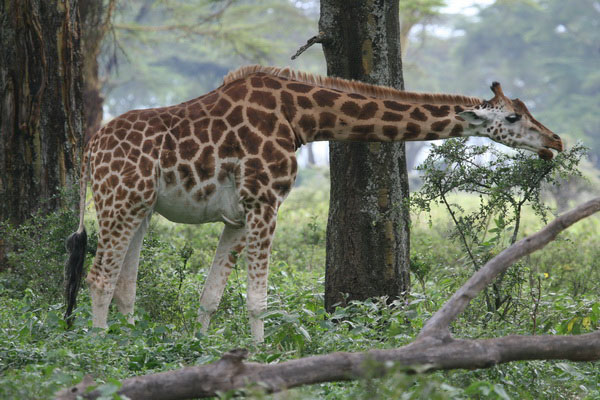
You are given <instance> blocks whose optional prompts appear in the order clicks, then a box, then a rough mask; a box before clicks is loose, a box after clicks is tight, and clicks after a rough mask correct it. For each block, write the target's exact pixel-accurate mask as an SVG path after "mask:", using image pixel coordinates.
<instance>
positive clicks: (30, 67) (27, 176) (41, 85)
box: [0, 0, 82, 259]
mask: <svg viewBox="0 0 600 400" xmlns="http://www.w3.org/2000/svg"><path fill="white" fill-rule="evenodd" d="M78 8H79V1H77V0H66V1H63V2H46V1H42V0H27V1H9V2H2V3H1V4H0V43H1V45H0V96H1V100H0V221H5V222H10V223H12V224H19V223H21V222H23V221H24V220H26V219H27V218H28V217H29V216H30V215H31V213H32V212H33V211H36V210H38V209H39V208H41V209H42V210H44V211H51V210H55V209H57V208H58V207H59V205H60V204H61V198H60V197H59V196H58V194H59V193H60V190H61V188H63V187H67V186H70V185H71V184H72V183H73V182H74V181H75V180H76V177H77V175H78V165H79V157H80V150H81V132H82V101H81V84H82V83H81V82H82V80H81V51H80V45H81V42H80V21H79V10H78ZM1 258H2V255H1V254H0V259H1Z"/></svg>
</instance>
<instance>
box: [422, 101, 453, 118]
mask: <svg viewBox="0 0 600 400" xmlns="http://www.w3.org/2000/svg"><path fill="white" fill-rule="evenodd" d="M423 108H424V109H426V110H427V111H429V112H430V113H431V115H432V116H434V117H436V118H442V117H447V116H448V114H450V106H434V105H432V104H424V105H423Z"/></svg>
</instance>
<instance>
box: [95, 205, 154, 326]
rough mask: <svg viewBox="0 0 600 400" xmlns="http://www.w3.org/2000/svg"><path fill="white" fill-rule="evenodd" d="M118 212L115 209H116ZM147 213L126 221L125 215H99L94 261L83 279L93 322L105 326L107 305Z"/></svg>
mask: <svg viewBox="0 0 600 400" xmlns="http://www.w3.org/2000/svg"><path fill="white" fill-rule="evenodd" d="M117 214H118V213H117ZM146 216H147V215H143V216H139V217H137V216H136V218H134V219H133V222H130V223H128V222H125V218H124V217H120V218H119V217H117V218H111V219H108V218H99V220H98V224H99V226H100V234H99V237H98V250H97V251H96V258H95V259H94V265H93V266H92V268H91V269H90V272H89V273H88V276H87V278H86V281H87V283H88V285H89V288H90V295H91V297H92V326H94V327H97V328H107V326H108V325H107V318H108V308H109V306H110V302H111V300H112V298H113V294H114V291H115V287H116V285H117V281H118V278H119V274H120V272H121V268H122V266H123V262H124V260H125V256H126V254H127V251H128V249H129V247H130V243H131V242H132V240H133V238H134V236H135V233H136V232H137V231H138V228H139V226H140V224H141V223H142V222H143V220H144V219H145V218H146Z"/></svg>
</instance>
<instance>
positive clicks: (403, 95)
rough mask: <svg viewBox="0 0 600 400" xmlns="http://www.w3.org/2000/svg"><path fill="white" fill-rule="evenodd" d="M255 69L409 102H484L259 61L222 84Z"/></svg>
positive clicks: (306, 81)
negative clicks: (266, 64)
mask: <svg viewBox="0 0 600 400" xmlns="http://www.w3.org/2000/svg"><path fill="white" fill-rule="evenodd" d="M257 73H263V74H267V75H272V76H275V77H279V78H286V79H290V80H294V81H298V82H302V83H307V84H310V85H315V86H320V87H324V88H328V89H335V90H339V91H342V92H346V93H358V94H362V95H365V96H372V97H376V98H378V99H385V100H398V101H404V102H409V103H430V104H456V105H477V104H480V103H482V102H483V99H480V98H478V97H470V96H462V95H455V94H440V93H418V92H405V91H403V90H398V89H394V88H391V87H387V86H379V85H370V84H368V83H364V82H359V81H353V80H348V79H343V78H336V77H328V76H322V75H316V74H311V73H308V72H303V71H296V70H293V69H291V68H289V67H286V68H279V67H267V66H262V65H248V66H244V67H240V68H238V69H236V70H234V71H231V72H229V73H228V74H227V75H226V76H225V78H224V79H223V84H224V85H226V84H228V83H230V82H233V81H235V80H238V79H243V78H246V77H248V76H250V75H252V74H257Z"/></svg>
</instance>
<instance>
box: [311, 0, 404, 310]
mask: <svg viewBox="0 0 600 400" xmlns="http://www.w3.org/2000/svg"><path fill="white" fill-rule="evenodd" d="M398 15H399V10H398V2H397V1H384V0H376V1H372V2H352V3H348V2H346V1H342V0H324V1H321V19H320V21H319V31H320V32H324V33H325V40H324V42H323V51H324V53H325V59H326V61H327V74H328V75H331V76H339V77H343V78H349V79H357V80H361V81H365V82H367V83H372V84H381V85H387V86H391V87H395V88H397V89H403V87H404V83H403V80H402V62H401V55H400V43H399V22H398ZM329 157H330V164H331V167H330V169H331V200H330V206H329V207H330V208H329V220H328V225H327V261H326V275H325V307H326V308H327V309H328V310H331V309H333V308H334V306H335V305H336V304H340V303H341V304H345V303H346V301H348V300H355V299H359V300H364V299H367V298H370V297H374V296H384V295H386V296H389V297H390V298H396V297H398V296H399V295H401V294H402V293H403V292H405V291H407V290H408V289H409V285H410V279H409V229H408V223H409V216H408V211H407V209H406V208H404V207H403V202H404V200H405V199H406V198H407V196H408V179H407V175H406V164H405V160H404V159H405V155H404V144H403V143H389V144H387V143H351V144H346V143H331V144H330V155H329ZM345 294H347V295H348V296H347V297H346V296H345Z"/></svg>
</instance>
